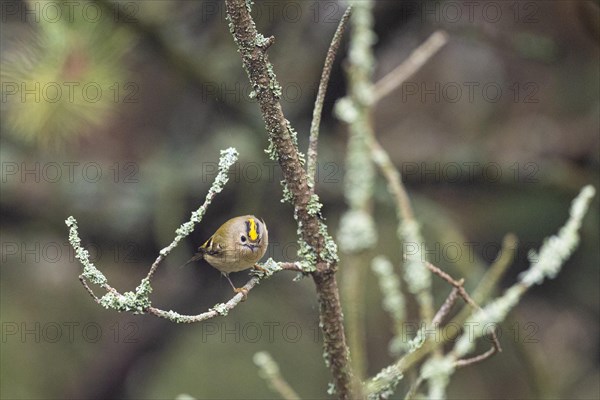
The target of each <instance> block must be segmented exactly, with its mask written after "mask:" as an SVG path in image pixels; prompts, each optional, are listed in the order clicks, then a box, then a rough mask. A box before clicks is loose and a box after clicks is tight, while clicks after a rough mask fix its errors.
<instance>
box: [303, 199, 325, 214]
mask: <svg viewBox="0 0 600 400" xmlns="http://www.w3.org/2000/svg"><path fill="white" fill-rule="evenodd" d="M321 208H323V204H322V203H321V202H320V201H319V195H318V194H315V193H313V194H312V195H311V196H310V200H309V201H308V204H307V205H306V211H307V212H308V214H309V215H312V216H317V215H319V214H320V213H321Z"/></svg>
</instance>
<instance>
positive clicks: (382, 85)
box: [374, 30, 448, 102]
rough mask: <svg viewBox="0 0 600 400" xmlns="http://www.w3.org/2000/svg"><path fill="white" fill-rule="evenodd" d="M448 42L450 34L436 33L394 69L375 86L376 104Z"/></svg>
mask: <svg viewBox="0 0 600 400" xmlns="http://www.w3.org/2000/svg"><path fill="white" fill-rule="evenodd" d="M447 42H448V34H447V33H446V32H444V31H441V30H440V31H435V32H434V33H433V34H432V35H431V36H429V38H428V39H427V40H426V41H425V42H423V44H421V45H420V46H419V47H417V48H416V49H415V50H413V52H412V53H411V54H410V56H409V57H408V58H407V59H406V60H404V61H403V62H402V64H400V65H398V66H397V67H396V68H394V69H393V70H392V71H391V72H390V73H389V74H387V75H386V76H384V77H383V78H381V79H380V80H379V81H378V82H377V83H376V84H375V88H374V89H375V90H374V102H378V101H379V100H381V99H382V98H384V97H385V96H387V95H388V94H390V93H391V92H392V91H394V90H395V89H396V88H398V87H399V86H400V85H402V83H404V82H405V81H406V80H407V79H408V78H409V77H410V76H411V75H413V74H414V73H415V72H417V71H418V70H419V69H421V67H422V66H423V65H424V64H425V63H426V62H427V61H428V60H429V59H430V58H431V57H432V56H433V55H434V54H435V53H437V52H438V50H440V49H441V48H442V47H443V46H444V45H445V44H446V43H447Z"/></svg>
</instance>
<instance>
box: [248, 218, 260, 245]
mask: <svg viewBox="0 0 600 400" xmlns="http://www.w3.org/2000/svg"><path fill="white" fill-rule="evenodd" d="M248 222H249V223H250V229H249V230H248V236H250V240H256V239H258V232H257V231H256V221H254V218H248Z"/></svg>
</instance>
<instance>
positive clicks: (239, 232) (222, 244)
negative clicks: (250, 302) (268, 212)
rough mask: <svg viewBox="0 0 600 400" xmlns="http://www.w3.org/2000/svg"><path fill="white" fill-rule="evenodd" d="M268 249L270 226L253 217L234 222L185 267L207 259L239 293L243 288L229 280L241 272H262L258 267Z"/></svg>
mask: <svg viewBox="0 0 600 400" xmlns="http://www.w3.org/2000/svg"><path fill="white" fill-rule="evenodd" d="M268 245H269V231H268V230H267V225H266V224H265V222H264V221H263V220H261V219H258V218H256V217H255V216H254V215H244V216H240V217H235V218H231V219H230V220H228V221H227V222H225V223H224V224H223V225H221V226H220V227H219V229H217V230H216V232H215V233H214V234H213V235H212V236H211V237H210V238H209V239H208V240H207V241H206V242H204V244H203V245H202V246H200V247H198V252H197V253H196V254H195V255H194V256H193V257H192V258H190V259H189V260H188V261H187V262H186V263H185V264H183V265H187V264H189V263H191V262H194V261H197V260H200V259H204V260H206V262H207V263H209V264H210V265H211V266H213V267H214V268H216V269H218V270H219V271H221V273H222V274H223V275H224V276H225V277H226V278H227V280H228V281H229V284H230V285H231V287H232V288H233V291H234V292H236V293H240V292H242V293H243V294H244V295H246V293H245V290H244V289H243V288H236V287H235V286H234V284H233V283H232V282H231V279H229V274H230V273H231V272H239V271H243V270H245V269H248V268H256V269H258V270H263V268H261V267H259V266H258V265H256V263H257V262H258V260H260V259H261V258H262V256H264V254H265V252H266V251H267V246H268Z"/></svg>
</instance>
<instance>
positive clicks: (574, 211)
mask: <svg viewBox="0 0 600 400" xmlns="http://www.w3.org/2000/svg"><path fill="white" fill-rule="evenodd" d="M594 193H595V190H594V188H593V187H592V186H589V185H588V186H586V187H584V188H583V189H582V190H581V193H580V194H579V195H578V196H577V198H575V200H573V203H572V205H571V210H570V218H569V220H568V221H567V223H566V224H565V225H564V226H563V227H562V228H561V229H560V231H559V232H558V234H557V235H553V236H551V237H549V238H548V239H546V241H545V242H544V244H543V245H542V248H541V249H540V253H539V255H538V254H536V253H535V252H531V253H530V254H529V261H530V262H531V267H530V268H529V269H528V270H527V271H526V272H524V273H523V274H522V275H521V276H520V280H521V282H522V283H523V284H524V285H526V286H531V285H533V284H540V283H542V281H543V280H544V279H545V278H549V279H553V278H554V277H556V275H557V274H558V272H559V271H560V269H561V267H562V265H563V263H564V262H565V261H566V260H567V259H568V258H569V257H570V256H571V254H572V253H573V250H575V248H576V247H577V245H578V244H579V228H580V227H581V221H582V219H583V216H584V215H585V213H586V212H587V210H588V207H589V202H590V200H591V199H592V197H593V196H594Z"/></svg>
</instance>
